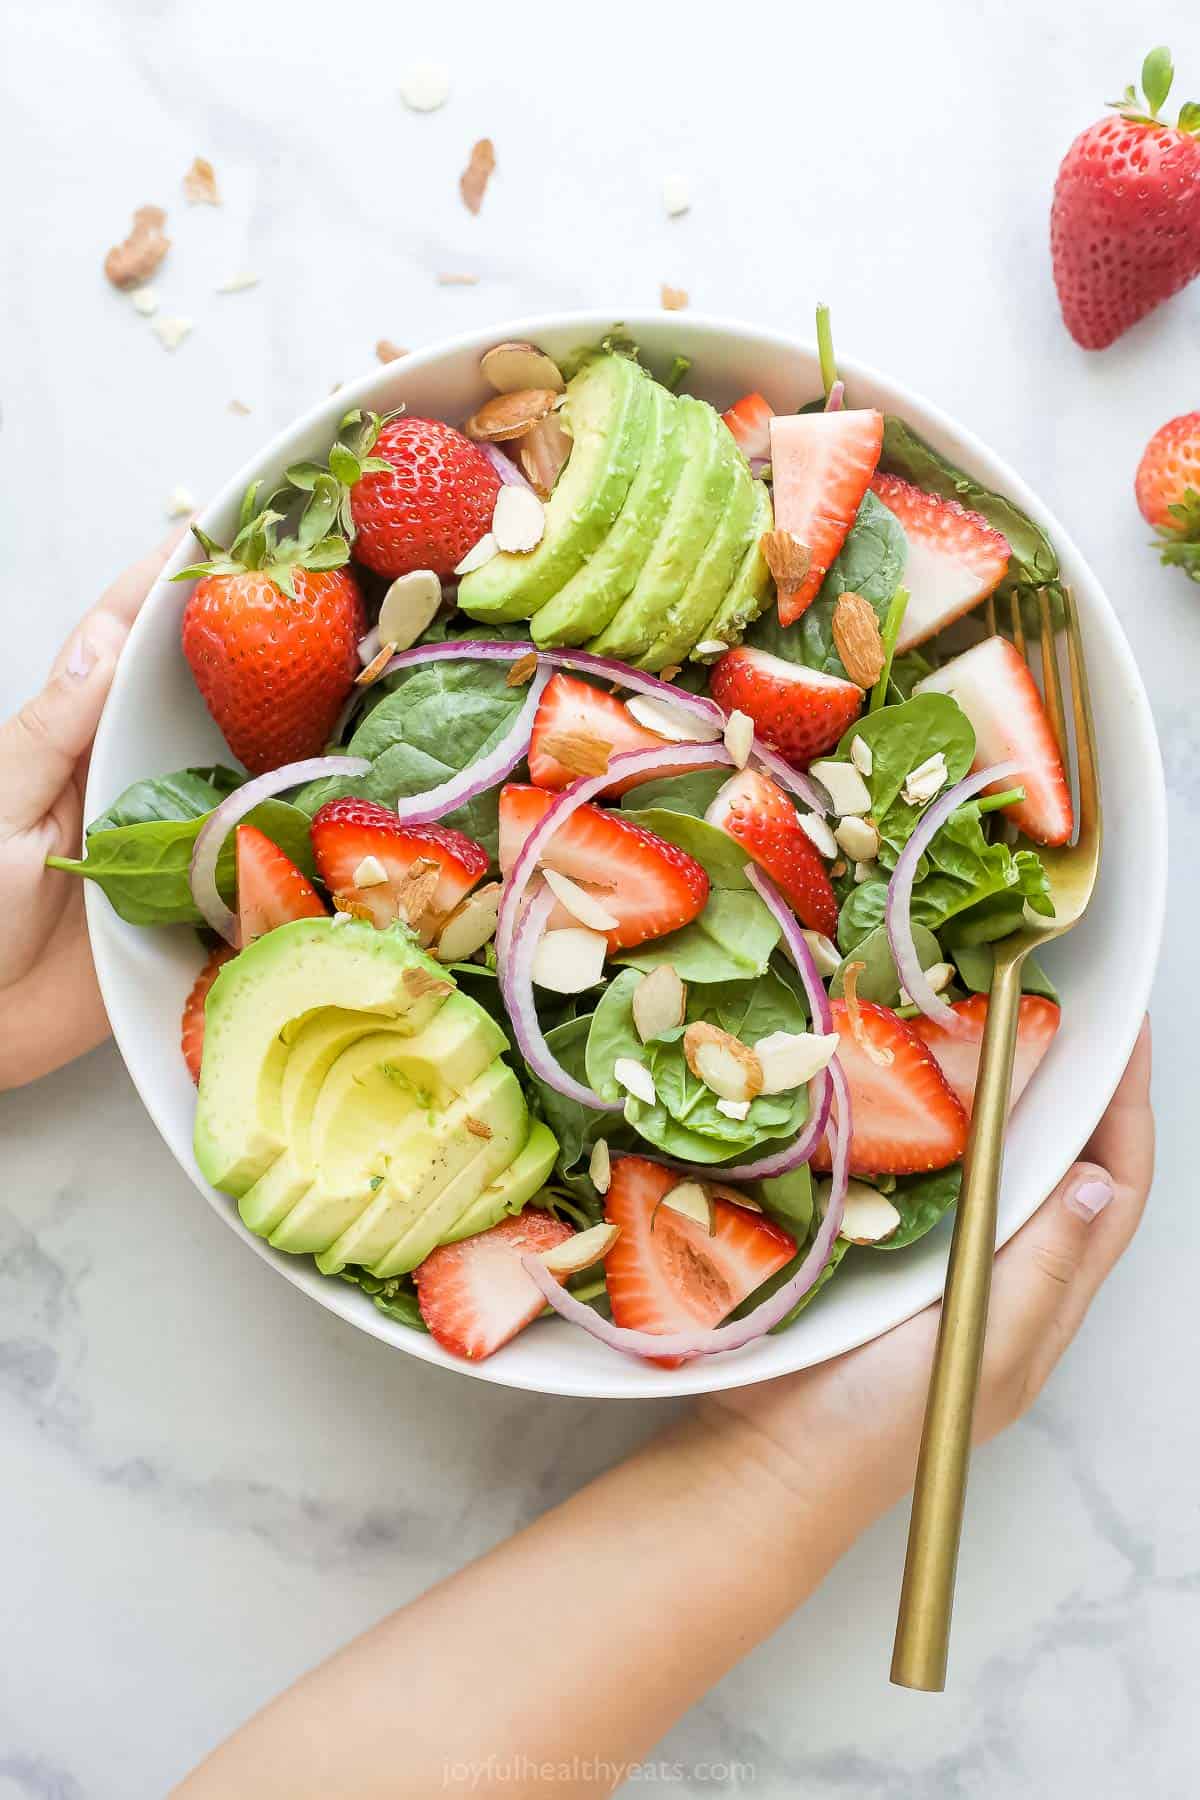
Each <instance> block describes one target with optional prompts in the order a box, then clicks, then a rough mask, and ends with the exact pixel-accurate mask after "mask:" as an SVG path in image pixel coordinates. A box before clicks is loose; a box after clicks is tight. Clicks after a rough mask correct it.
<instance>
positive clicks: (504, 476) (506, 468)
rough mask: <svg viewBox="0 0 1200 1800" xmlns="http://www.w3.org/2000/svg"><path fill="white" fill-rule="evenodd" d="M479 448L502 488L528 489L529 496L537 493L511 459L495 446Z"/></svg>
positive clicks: (484, 445)
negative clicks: (498, 478)
mask: <svg viewBox="0 0 1200 1800" xmlns="http://www.w3.org/2000/svg"><path fill="white" fill-rule="evenodd" d="M479 448H480V449H481V450H482V451H483V454H484V455H485V456H486V457H487V459H488V461H489V462H490V463H491V465H492V467H493V469H495V471H496V473H497V475H498V476H499V477H500V480H501V483H502V485H503V486H504V487H523V488H528V489H529V491H530V493H531V494H534V493H536V492H537V489H536V488H535V487H534V485H533V483H532V482H531V481H527V480H526V479H525V476H524V474H523V473H522V471H521V470H520V469H518V467H517V465H516V463H515V462H513V460H512V458H511V457H508V456H505V454H504V452H503V450H501V449H500V448H499V447H498V446H497V445H496V444H480V446H479Z"/></svg>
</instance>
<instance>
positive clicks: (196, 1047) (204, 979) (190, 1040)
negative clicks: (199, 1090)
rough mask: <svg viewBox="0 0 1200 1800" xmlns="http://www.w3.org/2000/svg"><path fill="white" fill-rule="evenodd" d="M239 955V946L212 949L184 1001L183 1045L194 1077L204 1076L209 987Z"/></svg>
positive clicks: (190, 1071) (181, 1047)
mask: <svg viewBox="0 0 1200 1800" xmlns="http://www.w3.org/2000/svg"><path fill="white" fill-rule="evenodd" d="M236 955H237V952H236V950H231V949H230V947H229V945H228V944H220V945H219V946H218V947H217V949H215V950H212V951H210V952H209V957H208V961H207V962H206V963H205V965H204V967H203V968H202V969H201V971H200V973H199V974H198V975H197V977H196V979H195V981H194V982H193V983H192V991H191V993H190V994H189V995H188V997H187V999H186V1001H185V1002H184V1007H183V1018H182V1020H181V1021H180V1027H179V1047H180V1049H181V1050H182V1051H183V1060H184V1062H185V1063H186V1064H187V1066H188V1073H189V1075H190V1076H191V1078H192V1080H193V1081H197V1082H198V1081H199V1079H200V1059H201V1057H202V1056H203V1054H204V1002H205V1001H206V1000H207V999H208V990H209V988H210V987H211V986H212V984H213V982H214V981H215V980H216V979H217V976H218V975H219V974H220V973H221V970H222V969H223V968H224V967H225V964H226V963H227V962H228V961H229V959H230V958H231V957H233V956H236Z"/></svg>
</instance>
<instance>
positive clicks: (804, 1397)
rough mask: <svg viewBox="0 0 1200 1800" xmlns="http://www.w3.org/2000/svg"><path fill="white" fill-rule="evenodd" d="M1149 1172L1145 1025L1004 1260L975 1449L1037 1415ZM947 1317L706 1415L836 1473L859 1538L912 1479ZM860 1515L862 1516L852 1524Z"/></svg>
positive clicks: (801, 1470) (732, 1396)
mask: <svg viewBox="0 0 1200 1800" xmlns="http://www.w3.org/2000/svg"><path fill="white" fill-rule="evenodd" d="M1153 1169H1154V1117H1153V1114H1152V1112H1151V1110H1150V1027H1149V1022H1148V1021H1147V1022H1146V1023H1145V1024H1144V1025H1143V1026H1142V1030H1141V1033H1140V1034H1139V1037H1138V1041H1137V1044H1136V1046H1135V1048H1134V1052H1133V1055H1132V1057H1131V1058H1130V1061H1129V1066H1128V1068H1127V1069H1126V1071H1125V1074H1124V1075H1123V1077H1122V1079H1121V1083H1120V1086H1119V1087H1118V1089H1117V1091H1116V1093H1115V1094H1114V1095H1113V1098H1112V1100H1111V1102H1110V1103H1109V1106H1108V1109H1107V1111H1106V1112H1105V1114H1104V1117H1103V1118H1102V1119H1101V1121H1100V1123H1099V1125H1098V1126H1097V1127H1096V1130H1095V1132H1094V1133H1093V1135H1092V1138H1091V1141H1090V1143H1089V1144H1088V1145H1087V1147H1086V1149H1085V1151H1084V1157H1083V1159H1082V1160H1081V1161H1080V1162H1077V1163H1076V1164H1075V1165H1074V1166H1073V1167H1072V1168H1071V1169H1070V1170H1069V1171H1068V1173H1067V1174H1066V1176H1065V1177H1064V1178H1063V1180H1062V1181H1061V1182H1060V1183H1059V1185H1058V1186H1057V1187H1056V1188H1055V1190H1054V1192H1053V1193H1052V1194H1051V1195H1050V1197H1049V1199H1047V1200H1046V1201H1045V1202H1044V1204H1043V1205H1042V1206H1040V1207H1039V1208H1038V1210H1037V1212H1036V1213H1035V1214H1034V1215H1033V1217H1032V1218H1031V1219H1030V1220H1029V1221H1028V1223H1027V1224H1025V1225H1023V1226H1022V1227H1021V1229H1020V1231H1018V1232H1017V1233H1016V1235H1015V1237H1013V1238H1012V1239H1011V1240H1010V1242H1009V1243H1008V1244H1006V1245H1005V1247H1004V1249H1003V1250H1001V1251H1000V1253H999V1255H998V1256H997V1258H996V1263H995V1269H994V1271H993V1275H992V1297H991V1307H990V1310H989V1314H988V1330H987V1340H986V1345H985V1349H984V1359H983V1372H982V1377H981V1381H980V1389H979V1403H978V1407H977V1410H976V1415H975V1435H976V1440H977V1441H978V1442H983V1441H984V1440H986V1439H987V1438H990V1437H993V1436H994V1435H995V1434H996V1433H997V1432H998V1431H1001V1430H1003V1429H1004V1427H1005V1426H1006V1425H1011V1424H1013V1423H1014V1422H1015V1421H1016V1420H1017V1419H1019V1418H1020V1417H1021V1415H1022V1414H1023V1413H1024V1412H1026V1411H1027V1410H1028V1408H1029V1407H1030V1406H1031V1405H1032V1404H1033V1402H1034V1400H1035V1399H1036V1398H1037V1396H1038V1394H1039V1393H1040V1392H1041V1390H1042V1388H1043V1386H1044V1385H1045V1383H1046V1380H1047V1379H1048V1377H1049V1375H1050V1373H1051V1371H1052V1370H1053V1369H1054V1366H1055V1364H1056V1363H1057V1362H1058V1360H1059V1358H1060V1357H1061V1355H1062V1353H1063V1351H1064V1350H1065V1349H1066V1347H1067V1345H1068V1344H1069V1343H1070V1342H1071V1339H1072V1338H1073V1337H1074V1336H1075V1333H1076V1332H1077V1331H1078V1329H1079V1327H1080V1325H1081V1324H1082V1323H1083V1318H1084V1315H1085V1313H1086V1312H1087V1309H1088V1307H1089V1306H1090V1304H1091V1302H1092V1299H1093V1298H1094V1296H1095V1294H1096V1292H1097V1290H1098V1289H1099V1288H1100V1286H1101V1284H1102V1282H1103V1281H1104V1280H1105V1279H1106V1277H1107V1276H1108V1275H1109V1274H1110V1272H1111V1271H1112V1269H1113V1267H1114V1265H1115V1264H1116V1262H1117V1260H1118V1259H1119V1257H1120V1256H1121V1255H1122V1253H1123V1252H1124V1251H1125V1249H1126V1247H1127V1246H1128V1244H1129V1242H1130V1239H1131V1238H1132V1237H1133V1234H1134V1232H1135V1231H1136V1230H1137V1226H1138V1222H1139V1220H1140V1219H1141V1216H1142V1212H1143V1209H1144V1207H1145V1204H1146V1195H1147V1193H1148V1192H1149V1188H1150V1180H1151V1176H1152V1174H1153ZM939 1313H940V1308H939V1307H938V1306H931V1307H928V1308H926V1310H925V1311H924V1312H922V1313H918V1314H917V1315H916V1317H915V1318H912V1319H908V1320H906V1321H905V1322H904V1324H902V1325H898V1326H896V1328H895V1329H894V1330H893V1331H889V1332H886V1333H885V1334H884V1335H883V1336H882V1337H879V1338H875V1339H873V1340H872V1342H871V1343H869V1344H864V1345H862V1346H861V1348H860V1349H857V1350H851V1351H849V1352H848V1353H847V1354H846V1355H845V1356H840V1357H837V1358H835V1359H834V1360H833V1361H831V1362H827V1363H821V1364H818V1365H817V1367H815V1368H812V1369H805V1370H802V1371H801V1372H800V1373H799V1374H797V1375H793V1376H788V1377H785V1378H783V1379H782V1380H779V1381H772V1382H766V1383H764V1384H762V1385H761V1386H759V1387H746V1388H737V1389H733V1390H732V1391H730V1392H728V1393H724V1394H719V1395H714V1396H712V1397H711V1398H709V1399H708V1400H706V1401H705V1402H703V1403H702V1408H703V1409H704V1410H706V1412H707V1415H708V1417H709V1418H710V1419H714V1418H715V1419H720V1420H723V1421H724V1420H728V1419H730V1418H731V1417H732V1418H733V1419H734V1420H736V1421H739V1422H741V1423H743V1424H748V1425H750V1426H752V1427H753V1428H754V1431H755V1434H756V1437H758V1439H759V1442H758V1444H757V1446H756V1448H757V1450H758V1452H759V1453H760V1454H763V1455H765V1456H766V1457H767V1458H768V1460H771V1461H774V1462H777V1463H779V1465H780V1468H779V1470H778V1471H777V1472H780V1473H782V1474H783V1475H784V1478H785V1479H797V1480H803V1479H805V1473H806V1471H808V1470H811V1468H812V1466H813V1465H814V1463H825V1464H826V1465H829V1464H832V1465H835V1466H836V1467H838V1468H839V1469H840V1470H841V1472H842V1475H843V1477H844V1480H843V1481H842V1483H841V1484H840V1485H841V1487H842V1489H843V1491H844V1492H845V1493H846V1495H847V1499H848V1517H847V1523H848V1524H851V1523H852V1524H853V1529H855V1530H857V1529H861V1528H862V1526H863V1525H864V1524H866V1523H867V1522H868V1521H869V1519H870V1518H871V1517H874V1516H875V1515H877V1514H878V1513H880V1512H882V1511H884V1510H885V1509H886V1507H888V1506H890V1505H892V1504H893V1503H894V1502H895V1501H896V1500H898V1499H899V1498H900V1497H901V1496H902V1495H903V1494H904V1493H906V1492H907V1491H908V1488H909V1487H910V1485H911V1483H912V1478H913V1474H914V1471H915V1467H916V1458H917V1449H918V1446H919V1443H920V1436H921V1424H922V1420H923V1417H924V1410H925V1396H926V1390H927V1387H928V1383H929V1373H930V1368H931V1366H932V1359H933V1348H934V1342H935V1339H936V1337H937V1328H938V1318H939ZM856 1515H857V1516H856Z"/></svg>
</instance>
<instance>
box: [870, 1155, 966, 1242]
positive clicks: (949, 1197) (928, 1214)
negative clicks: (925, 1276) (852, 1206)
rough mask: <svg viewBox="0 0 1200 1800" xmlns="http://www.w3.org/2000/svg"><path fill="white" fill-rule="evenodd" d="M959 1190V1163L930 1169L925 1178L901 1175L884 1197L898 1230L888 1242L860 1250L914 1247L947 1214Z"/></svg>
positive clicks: (960, 1169) (960, 1170)
mask: <svg viewBox="0 0 1200 1800" xmlns="http://www.w3.org/2000/svg"><path fill="white" fill-rule="evenodd" d="M961 1186H962V1164H961V1163H952V1164H951V1165H950V1167H949V1168H948V1169H934V1170H933V1172H932V1173H931V1174H929V1175H902V1176H901V1177H900V1179H899V1181H897V1183H896V1185H895V1187H894V1188H893V1189H892V1191H891V1193H890V1194H889V1195H888V1199H889V1200H890V1201H891V1203H892V1205H893V1206H894V1207H895V1208H896V1210H897V1212H898V1213H899V1214H900V1224H899V1227H898V1228H897V1230H896V1231H894V1232H893V1233H892V1235H891V1237H890V1238H884V1239H883V1241H882V1242H881V1243H878V1244H869V1245H866V1246H864V1248H866V1249H869V1250H903V1249H905V1248H906V1247H907V1246H908V1245H909V1244H915V1243H916V1241H917V1239H918V1238H923V1237H924V1236H925V1233H926V1232H927V1231H932V1230H933V1228H934V1226H935V1225H936V1224H937V1222H938V1220H939V1219H940V1218H942V1216H943V1215H944V1214H945V1213H947V1212H949V1210H950V1208H951V1207H952V1206H953V1205H954V1202H955V1201H956V1200H957V1199H958V1190H959V1188H960V1187H961Z"/></svg>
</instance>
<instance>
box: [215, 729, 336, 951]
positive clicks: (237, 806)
mask: <svg viewBox="0 0 1200 1800" xmlns="http://www.w3.org/2000/svg"><path fill="white" fill-rule="evenodd" d="M370 767H371V765H370V763H369V762H368V761H367V759H366V757H365V756H310V757H306V758H305V760H304V761H303V762H294V763H285V764H284V766H283V768H282V769H268V771H267V773H266V774H265V775H256V776H255V777H254V779H253V781H247V782H246V783H245V785H244V786H242V787H240V788H235V789H234V791H233V793H232V794H227V795H226V797H225V799H224V800H222V801H221V804H220V805H219V806H215V807H214V808H213V810H212V812H210V813H209V815H208V817H207V819H205V821H204V823H203V825H202V826H201V827H200V829H199V831H198V832H197V833H196V841H195V843H194V844H193V845H192V859H191V862H190V863H189V865H188V884H189V886H190V887H191V890H192V899H193V900H194V901H195V902H196V906H197V908H198V909H199V911H200V913H201V914H202V915H203V917H204V919H205V920H206V921H207V923H208V924H209V925H211V926H212V928H213V930H214V931H219V932H220V934H221V936H222V937H223V938H224V939H225V941H226V943H228V944H232V945H233V947H234V949H235V950H236V949H238V947H239V946H238V924H237V915H236V913H232V912H231V911H230V910H229V908H228V907H227V906H226V904H225V902H224V901H223V900H222V898H221V896H220V893H219V892H218V890H217V858H218V857H219V856H220V854H221V846H222V844H223V843H224V842H225V839H226V838H227V837H228V836H229V833H230V832H231V831H232V830H233V828H234V826H235V825H236V824H237V823H238V821H239V820H241V819H244V818H245V816H246V814H247V813H250V812H253V811H254V808H255V807H256V806H257V805H258V804H259V802H260V801H262V800H270V799H272V798H273V797H274V795H276V794H282V793H283V792H284V791H285V789H287V788H293V787H299V785H300V783H301V782H303V781H317V780H319V779H320V777H321V776H323V775H365V774H366V773H367V770H368V769H369V768H370Z"/></svg>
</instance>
